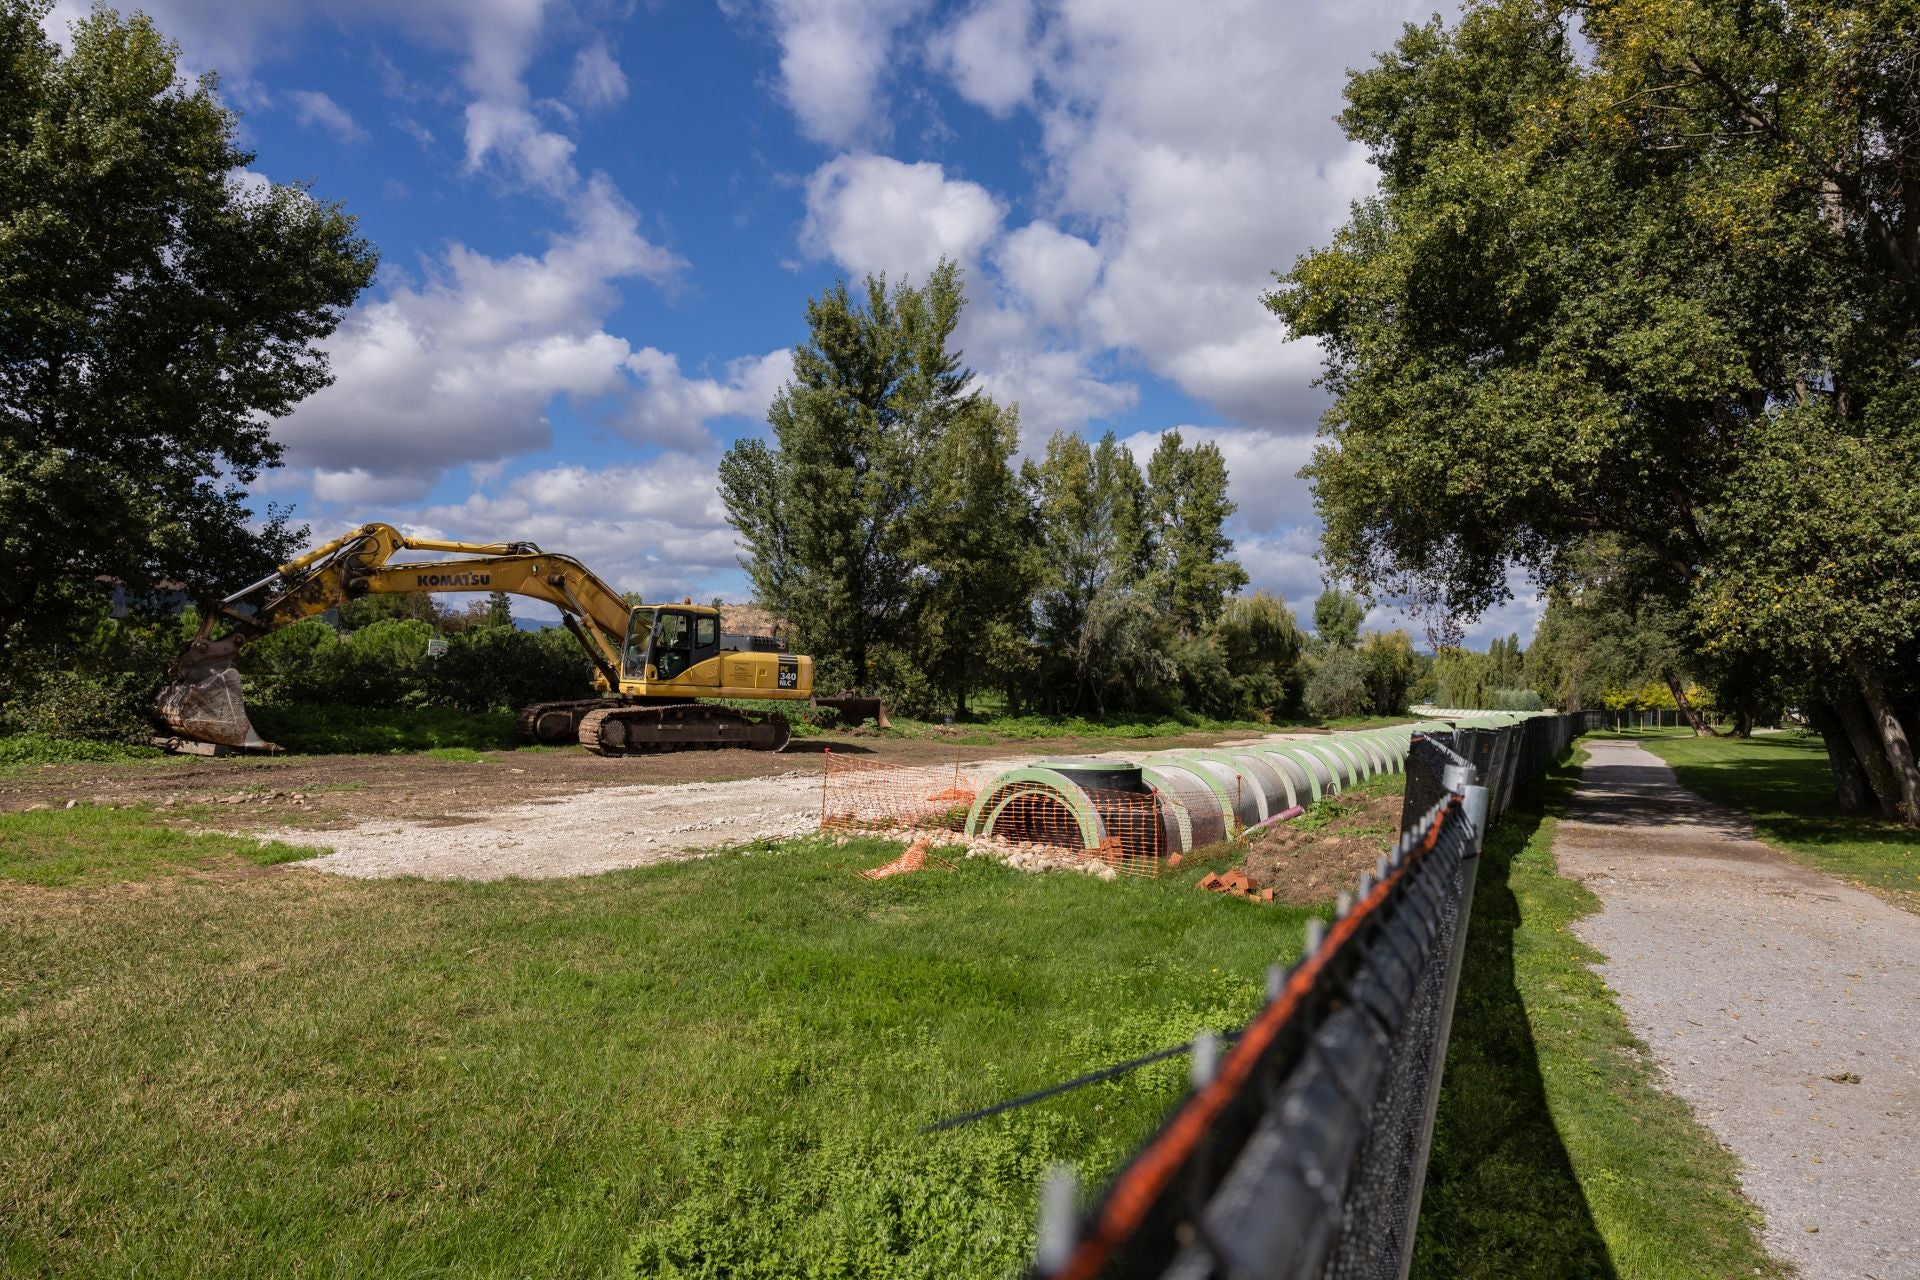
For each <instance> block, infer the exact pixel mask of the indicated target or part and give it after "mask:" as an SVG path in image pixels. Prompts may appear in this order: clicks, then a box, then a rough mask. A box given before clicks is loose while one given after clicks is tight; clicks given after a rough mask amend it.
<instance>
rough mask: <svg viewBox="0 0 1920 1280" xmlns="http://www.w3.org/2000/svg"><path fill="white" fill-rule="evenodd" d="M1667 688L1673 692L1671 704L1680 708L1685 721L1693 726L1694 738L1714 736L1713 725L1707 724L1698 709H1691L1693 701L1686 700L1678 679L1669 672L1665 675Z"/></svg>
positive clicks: (1684, 690)
mask: <svg viewBox="0 0 1920 1280" xmlns="http://www.w3.org/2000/svg"><path fill="white" fill-rule="evenodd" d="M1667 688H1668V689H1669V690H1671V691H1672V693H1673V705H1675V706H1676V707H1679V708H1680V710H1681V712H1682V713H1683V714H1684V715H1685V716H1686V717H1687V723H1688V724H1690V725H1692V726H1693V736H1694V737H1696V738H1711V737H1713V736H1715V735H1714V732H1713V726H1712V725H1710V724H1708V723H1707V722H1706V719H1705V718H1704V717H1702V716H1701V714H1700V713H1699V712H1698V711H1695V710H1694V709H1693V703H1691V702H1689V701H1688V700H1687V691H1686V689H1684V688H1683V687H1681V684H1680V681H1679V679H1678V678H1677V677H1675V676H1673V675H1672V674H1671V673H1669V674H1668V676H1667Z"/></svg>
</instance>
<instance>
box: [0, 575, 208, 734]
mask: <svg viewBox="0 0 1920 1280" xmlns="http://www.w3.org/2000/svg"><path fill="white" fill-rule="evenodd" d="M114 599H115V597H114V596H113V595H110V594H109V593H107V592H105V591H103V590H101V589H99V588H97V587H95V588H93V589H90V590H84V591H78V592H75V593H73V594H71V595H69V596H68V597H67V598H66V599H65V601H64V604H63V607H64V608H65V609H66V610H67V616H66V634H65V635H63V636H61V637H60V638H58V639H57V640H53V641H50V642H48V643H46V644H44V645H43V646H41V647H40V648H37V649H35V650H33V651H32V652H31V653H29V654H21V655H15V656H18V657H19V658H21V659H22V662H21V665H20V668H19V669H18V670H16V671H15V672H13V673H12V678H11V680H10V681H8V680H5V679H4V678H0V692H3V693H4V697H5V700H4V703H0V727H4V728H7V729H11V730H13V731H15V732H23V733H33V734H40V735H44V736H49V737H55V738H70V739H80V738H86V739H96V740H99V741H103V742H145V741H146V739H147V738H148V737H149V736H151V734H152V733H153V723H152V719H151V716H150V711H151V707H152V700H153V692H154V690H155V688H157V687H158V685H159V684H160V681H161V678H162V676H163V674H164V673H165V670H166V667H167V664H168V663H169V662H171V661H172V659H173V657H174V656H175V655H176V654H177V653H178V652H179V651H180V648H181V647H182V646H183V645H185V644H186V642H187V641H188V640H189V639H190V638H191V637H192V635H193V631H194V628H195V627H196V626H197V625H198V621H197V618H196V617H195V615H194V614H193V613H192V611H190V610H189V611H187V612H185V613H183V614H180V615H177V616H167V615H166V614H165V613H164V612H163V611H160V610H157V609H156V610H155V611H154V612H153V613H151V614H146V613H138V612H135V613H128V614H126V615H125V616H122V617H118V618H116V617H114V616H113V610H114ZM123 603H124V601H123ZM134 603H144V602H137V601H136V602H134Z"/></svg>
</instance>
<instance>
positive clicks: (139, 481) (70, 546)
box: [0, 0, 375, 655]
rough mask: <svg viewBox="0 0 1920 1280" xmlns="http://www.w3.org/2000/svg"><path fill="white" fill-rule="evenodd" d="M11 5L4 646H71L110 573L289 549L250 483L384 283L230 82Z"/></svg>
mask: <svg viewBox="0 0 1920 1280" xmlns="http://www.w3.org/2000/svg"><path fill="white" fill-rule="evenodd" d="M48 8H49V6H48V5H47V4H46V3H45V2H44V0H4V3H0V170H3V171H4V173H5V178H4V180H0V650H5V651H7V652H10V653H13V654H15V655H20V654H23V653H25V652H27V651H29V650H34V649H35V647H36V646H39V645H43V644H48V643H54V642H57V641H58V640H59V639H60V638H61V637H62V636H63V635H65V634H66V632H67V631H68V630H70V625H71V623H72V619H73V618H74V617H75V616H77V611H78V606H77V604H76V602H77V600H78V599H79V597H80V596H83V595H85V594H86V593H88V592H90V591H92V590H93V585H94V583H95V582H96V580H99V579H108V580H112V581H113V582H115V583H117V584H119V585H120V586H121V587H122V588H123V589H124V590H125V591H126V592H127V593H129V594H131V595H133V596H135V597H139V596H141V595H144V594H145V593H147V592H148V591H150V590H151V589H153V588H154V587H155V586H156V585H157V584H160V583H163V582H164V583H170V584H178V585H179V586H182V587H184V589H185V590H186V591H187V592H188V593H189V594H193V595H203V596H204V595H211V594H214V593H215V591H216V590H217V589H218V588H221V587H230V586H231V585H232V583H233V581H234V579H235V578H236V577H239V576H247V575H256V574H257V573H258V571H259V568H260V566H261V565H262V564H272V563H277V562H279V561H280V560H282V559H284V558H286V555H287V553H288V552H289V550H290V549H291V547H292V545H293V544H294V543H295V542H296V541H297V539H298V536H299V534H298V533H297V532H296V531H292V530H289V529H287V528H286V527H285V526H284V524H283V523H282V522H280V521H278V520H275V519H271V518H269V519H268V520H267V521H266V522H265V523H264V525H263V526H261V527H259V528H255V527H253V525H252V520H253V517H254V514H255V513H254V512H252V511H251V510H250V509H249V506H248V502H247V497H246V486H247V485H248V484H249V483H251V482H252V481H253V480H254V479H255V478H256V477H257V476H258V474H259V473H260V472H261V471H262V470H263V469H265V468H268V467H271V466H274V465H277V463H278V462H279V459H280V452H281V451H280V446H279V445H278V444H277V443H276V442H275V441H274V440H273V438H272V436H271V434H270V428H271V424H272V420H273V419H274V418H276V417H279V416H282V415H284V414H286V413H288V412H290V411H291V410H292V409H293V407H294V406H295V405H296V404H298V403H299V401H300V400H301V399H303V398H304V397H306V396H308V395H310V394H312V393H313V392H314V391H316V390H318V389H319V388H320V387H322V386H325V385H326V384H327V382H328V381H329V378H330V374H329V371H328V367H327V359H326V354H325V352H324V351H323V350H322V349H321V348H320V346H319V345H318V344H319V343H320V341H321V340H322V339H323V338H325V337H326V336H327V335H328V334H330V333H331V332H332V331H333V329H334V328H335V326H336V325H337V324H338V323H339V321H340V318H341V315H342V313H343V312H344V310H345V309H346V308H347V307H348V306H349V305H350V304H351V303H352V302H353V300H354V298H355V297H356V296H358V294H359V293H360V291H361V290H362V289H363V288H365V287H366V285H367V284H368V282H369V281H370V280H371V279H372V276H373V271H374V263H375V255H374V251H373V249H372V248H371V246H369V245H368V243H367V242H366V241H365V240H364V239H362V238H361V237H360V236H359V235H358V234H357V232H356V229H355V223H354V220H353V218H352V217H351V216H349V215H348V214H347V213H346V212H345V211H344V210H343V209H342V208H341V207H340V206H339V205H338V204H334V203H328V202H326V201H323V200H320V199H317V198H316V197H315V196H314V195H313V194H312V193H311V192H310V191H309V190H307V189H306V188H305V187H302V186H297V185H281V184H274V183H269V182H265V181H263V180H259V179H258V178H257V177H256V176H255V175H252V174H249V173H247V172H246V168H245V167H246V166H247V165H248V164H249V163H250V162H251V161H252V160H253V155H252V153H251V152H249V151H246V150H245V149H243V148H242V147H240V146H239V145H238V143H237V141H236V131H237V128H238V124H237V121H236V119H235V117H234V116H233V114H232V113H231V112H229V111H228V110H227V109H226V108H225V107H224V106H222V105H221V103H220V102H219V100H218V98H217V97H216V96H215V92H214V89H215V85H214V81H213V80H212V78H211V77H208V78H205V79H202V80H200V81H199V82H196V83H188V82H185V81H183V80H182V79H181V77H180V70H179V51H178V49H177V48H176V47H175V46H174V45H172V44H170V43H168V42H167V41H166V40H164V39H162V38H161V36H160V35H159V33H158V32H156V31H155V30H154V27H153V25H152V23H151V22H149V21H148V20H147V19H146V18H145V17H142V16H137V15H136V16H134V17H131V18H121V17H119V16H118V15H116V14H114V13H113V12H111V11H110V10H106V9H98V10H95V11H94V12H93V14H92V15H91V16H89V17H87V18H85V19H83V20H82V21H80V22H78V23H76V24H75V25H74V28H73V39H72V47H71V49H70V50H69V51H66V52H63V51H62V50H61V49H60V47H59V46H57V45H55V44H54V43H53V42H52V41H50V40H49V39H48V38H47V36H46V35H45V34H44V32H43V31H42V29H41V19H42V17H43V16H44V15H45V14H46V12H47V11H48Z"/></svg>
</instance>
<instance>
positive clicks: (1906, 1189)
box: [1554, 741, 1920, 1280]
mask: <svg viewBox="0 0 1920 1280" xmlns="http://www.w3.org/2000/svg"><path fill="white" fill-rule="evenodd" d="M1589 750H1590V751H1591V753H1592V759H1591V761H1590V762H1589V763H1588V764H1587V766H1586V769H1585V772H1584V773H1583V774H1582V776H1581V782H1580V788H1579V790H1578V792H1577V793H1576V795H1575V797H1574V802H1573V806H1572V808H1571V810H1570V811H1569V814H1568V817H1567V819H1566V820H1565V821H1563V822H1562V823H1561V824H1560V828H1559V832H1558V835H1557V837H1556V839H1555V842H1554V854H1555V856H1556V857H1557V858H1558V859H1559V862H1560V867H1561V870H1562V871H1564V872H1566V873H1567V874H1569V875H1573V876H1577V877H1579V878H1580V879H1581V880H1583V881H1585V882H1586V884H1587V885H1588V887H1589V888H1591V889H1592V890H1593V891H1594V892H1595V893H1597V894H1598V895H1599V896H1600V898H1601V900H1602V901H1603V902H1604V903H1605V907H1604V909H1603V910H1602V911H1600V912H1599V913H1598V914H1596V915H1594V916H1590V917H1588V918H1587V919H1586V920H1585V921H1583V922H1582V923H1581V924H1580V925H1579V926H1578V927H1577V932H1579V933H1580V935H1581V936H1582V937H1583V938H1585V939H1586V940H1587V941H1588V942H1589V943H1591V944H1592V945H1593V946H1594V947H1595V948H1597V949H1598V950H1599V951H1601V952H1602V953H1603V954H1604V955H1606V957H1607V961H1606V963H1605V965H1604V966H1602V970H1601V972H1602V976H1603V977H1604V978H1605V979H1606V981H1607V983H1608V985H1609V986H1611V987H1612V988H1613V989H1614V990H1615V991H1616V992H1618V993H1619V995H1620V999H1621V1004H1622V1006H1623V1007H1624V1008H1625V1010H1626V1013H1627V1017H1628V1019H1629V1021H1630V1022H1631V1023H1632V1025H1633V1028H1634V1030H1635V1032H1637V1033H1638V1034H1639V1035H1640V1036H1641V1037H1642V1038H1643V1039H1645V1040H1646V1042H1647V1043H1648V1045H1650V1046H1651V1047H1652V1049H1653V1053H1654V1056H1655V1058H1656V1059H1657V1060H1658V1062H1659V1064H1660V1067H1661V1069H1662V1070H1663V1072H1664V1073H1665V1075H1666V1077H1667V1080H1668V1082H1669V1085H1670V1087H1671V1088H1672V1089H1673V1091H1674V1092H1676V1093H1677V1094H1679V1095H1680V1096H1681V1097H1682V1098H1684V1099H1686V1100H1687V1102H1688V1103H1690V1104H1691V1105H1692V1106H1693V1108H1694V1110H1695V1112H1696V1113H1697V1114H1698V1115H1699V1116H1700V1118H1701V1120H1702V1121H1703V1122H1704V1123H1705V1124H1706V1125H1707V1126H1708V1127H1709V1128H1711V1129H1712V1130H1713V1132H1714V1133H1715V1134H1716V1135H1717V1136H1718V1137H1719V1139H1720V1140H1721V1141H1722V1142H1724V1143H1726V1144H1727V1146H1729V1147H1730V1148H1732V1149H1733V1151H1734V1152H1735V1153H1736V1154H1737V1155H1738V1156H1739V1158H1740V1163H1741V1181H1742V1183H1743V1185H1744V1187H1745V1189H1746V1192H1747V1194H1748V1196H1749V1197H1750V1198H1752V1199H1753V1201H1754V1202H1755V1203H1756V1204H1758V1205H1759V1206H1760V1207H1761V1209H1762V1210H1763V1211H1764V1212H1765V1214H1766V1219H1767V1222H1766V1242H1767V1246H1768V1248H1769V1249H1770V1250H1772V1251H1773V1253H1775V1254H1776V1255H1777V1256H1779V1257H1781V1258H1785V1259H1788V1260H1790V1261H1792V1262H1793V1263H1795V1264H1796V1265H1798V1266H1799V1268H1800V1274H1801V1275H1802V1276H1803V1277H1805V1278H1806V1280H1823V1278H1825V1277H1835V1278H1836V1280H1837V1278H1838V1277H1848V1278H1849V1280H1857V1278H1858V1277H1877V1280H1895V1277H1903V1278H1905V1280H1914V1278H1915V1277H1920V1243H1916V1242H1917V1241H1920V1232H1916V1230H1915V1225H1914V1224H1915V1219H1916V1217H1920V916H1916V915H1914V914H1912V913H1910V912H1907V911H1903V910H1901V909H1900V908H1898V907H1895V906H1892V905H1890V904H1888V903H1886V902H1883V901H1881V900H1880V899H1878V898H1875V897H1873V896H1872V895H1870V894H1867V893H1864V892H1862V891H1860V890H1858V889H1854V888H1852V887H1850V886H1848V885H1845V884H1842V883H1841V882H1840V881H1838V880H1835V879H1833V878H1831V877H1829V876H1825V875H1822V874H1820V873H1818V872H1815V871H1811V870H1808V869H1807V868H1805V867H1802V866H1800V865H1799V864H1797V863H1795V862H1792V861H1791V860H1789V859H1787V858H1786V857H1784V856H1782V855H1781V854H1779V853H1776V852H1775V851H1773V850H1772V849H1770V848H1768V847H1767V846H1765V845H1763V844H1761V843H1760V842H1759V841H1757V840H1755V839H1754V838H1753V835H1752V831H1751V829H1750V828H1749V827H1748V826H1747V824H1746V822H1745V820H1744V819H1743V818H1742V817H1741V816H1740V815H1738V814H1736V813H1733V812H1732V811H1730V810H1726V809H1721V808H1719V807H1717V806H1714V805H1710V804H1708V803H1707V802H1706V801H1704V800H1702V799H1700V798H1699V797H1698V796H1695V795H1694V794H1692V793H1691V792H1689V791H1686V790H1683V789H1682V788H1681V787H1680V785H1679V784H1678V782H1676V781H1675V779H1674V775H1673V771H1672V770H1671V769H1669V768H1668V767H1667V766H1666V764H1665V763H1664V762H1662V761H1661V760H1660V759H1659V758H1658V757H1656V756H1654V755H1652V754H1651V753H1650V752H1647V751H1645V750H1643V749H1642V748H1641V747H1639V746H1637V745H1636V744H1633V743H1630V742H1608V741H1600V742H1595V743H1594V744H1593V745H1592V746H1591V747H1590V748H1589Z"/></svg>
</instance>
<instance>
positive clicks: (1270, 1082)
mask: <svg viewBox="0 0 1920 1280" xmlns="http://www.w3.org/2000/svg"><path fill="white" fill-rule="evenodd" d="M1607 716H1608V713H1575V714H1571V715H1538V716H1533V717H1530V718H1528V719H1526V720H1522V721H1520V722H1518V723H1515V724H1512V725H1509V726H1506V727H1504V728H1499V729H1461V730H1455V731H1453V732H1451V733H1441V732H1435V733H1428V734H1423V735H1419V736H1417V737H1416V738H1415V739H1414V742H1413V746H1412V749H1411V752H1410V754H1409V757H1408V761H1407V799H1406V802H1405V804H1406V809H1405V815H1406V816H1405V818H1404V820H1403V823H1402V827H1401V830H1402V833H1403V834H1402V836H1401V839H1400V842H1399V844H1398V846H1397V847H1396V848H1395V850H1394V852H1393V853H1392V854H1391V855H1390V856H1389V857H1387V858H1383V859H1381V862H1380V865H1379V866H1378V867H1377V868H1376V872H1375V874H1373V875H1368V876H1363V877H1362V878H1361V881H1360V884H1359V885H1358V886H1357V891H1356V893H1355V894H1354V895H1353V897H1352V899H1351V900H1350V902H1348V903H1347V905H1346V906H1345V907H1344V909H1343V910H1342V912H1341V914H1340V915H1339V917H1338V919H1337V920H1336V922H1335V923H1334V925H1333V926H1332V927H1331V929H1327V930H1325V931H1324V932H1322V931H1320V930H1318V929H1315V928H1313V927H1311V926H1310V929H1309V934H1308V945H1307V949H1306V952H1305V954H1304V955H1303V957H1302V959H1301V960H1300V962H1299V963H1298V964H1297V965H1296V966H1295V967H1294V968H1293V969H1292V970H1291V971H1289V972H1286V973H1285V974H1284V975H1283V976H1282V977H1281V978H1280V980H1277V981H1276V982H1275V983H1274V984H1273V990H1272V993H1271V999H1270V1000H1269V1001H1268V1003H1267V1005H1266V1007H1265V1008H1264V1009H1263V1010H1262V1011H1261V1013H1260V1014H1259V1016H1258V1017H1256V1018H1255V1019H1254V1021H1253V1022H1251V1023H1249V1024H1248V1025H1247V1027H1246V1028H1245V1029H1243V1030H1242V1031H1241V1032H1240V1034H1239V1036H1238V1039H1237V1041H1236V1043H1235V1044H1234V1045H1233V1048H1232V1049H1231V1050H1230V1051H1228V1052H1227V1053H1226V1054H1225V1055H1224V1056H1222V1057H1221V1058H1220V1059H1219V1061H1218V1063H1217V1065H1215V1066H1213V1067H1212V1069H1211V1070H1200V1069H1199V1068H1201V1067H1202V1066H1203V1065H1204V1063H1205V1058H1206V1056H1208V1055H1202V1054H1200V1053H1199V1052H1198V1050H1197V1048H1196V1085H1195V1088H1194V1090H1193V1091H1192V1092H1191V1093H1190V1094H1189V1095H1188V1096H1187V1098H1186V1100H1185V1101H1184V1102H1183V1103H1182V1104H1181V1106H1180V1107H1179V1108H1178V1109H1177V1110H1176V1111H1175V1112H1174V1113H1173V1115H1172V1116H1171V1117H1169V1118H1168V1120H1167V1121H1166V1123H1165V1124H1164V1125H1163V1126H1162V1127H1161V1129H1160V1131H1159V1132H1158V1133H1157V1134H1156V1135H1155V1136H1154V1137H1153V1138H1151V1139H1150V1140H1149V1141H1148V1142H1147V1144H1146V1145H1145V1146H1144V1147H1142V1148H1141V1150H1140V1151H1139V1152H1138V1153H1137V1154H1136V1155H1135V1156H1134V1158H1133V1160H1132V1161H1131V1162H1130V1163H1129V1164H1128V1165H1127V1166H1126V1167H1125V1168H1124V1169H1123V1170H1121V1172H1120V1173H1119V1174H1118V1175H1117V1176H1116V1177H1115V1178H1114V1180H1113V1182H1112V1183H1111V1184H1110V1185H1109V1186H1108V1188H1107V1189H1106V1191H1105V1192H1104V1194H1103V1195H1102V1196H1101V1198H1100V1200H1099V1202H1098V1203H1097V1204H1096V1205H1095V1206H1094V1207H1093V1209H1092V1210H1091V1211H1088V1212H1081V1211H1080V1210H1079V1208H1078V1206H1077V1195H1076V1193H1075V1192H1074V1191H1073V1190H1072V1189H1071V1187H1070V1184H1063V1182H1062V1181H1061V1180H1059V1175H1056V1182H1055V1183H1054V1184H1051V1185H1050V1186H1049V1187H1048V1189H1047V1191H1046V1193H1045V1194H1043V1197H1042V1214H1041V1228H1040V1237H1039V1244H1038V1249H1037V1253H1036V1258H1035V1262H1034V1267H1033V1270H1032V1272H1031V1274H1032V1275H1034V1276H1038V1277H1047V1278H1048V1280H1093V1278H1094V1277H1149V1276H1152V1277H1169V1278H1177V1280H1202V1278H1203V1277H1221V1278H1223V1280H1224V1278H1225V1277H1234V1278H1235V1280H1294V1278H1300V1280H1307V1278H1311V1280H1401V1278H1402V1277H1404V1276H1405V1275H1406V1274H1407V1270H1408V1268H1409V1266H1410V1265H1411V1262H1412V1255H1413V1242H1414V1235H1415V1232H1416V1230H1417V1225H1418V1221H1419V1210H1420V1193H1421V1189H1422V1186H1423V1183H1424V1180H1425V1175H1426V1164H1427V1155H1428V1151H1429V1148H1430V1145H1431V1142H1432V1137H1433V1125H1434V1115H1435V1109H1436V1107H1437V1105H1438V1101H1439V1084H1440V1076H1441V1071H1442V1067H1443V1065H1444V1062H1445V1058H1446V1045H1447V1034H1448V1030H1449V1027H1450V1025H1451V1022H1452V1014H1453V999H1454V994H1455V991H1456V989H1457V987H1458V983H1459V976H1460V966H1461V960H1462V957H1463V954H1464V943H1465V929H1466V924H1467V919H1468V915H1469V913H1470V911H1471V907H1472V902H1473V884H1474V875H1475V871H1476V869H1477V867H1478V860H1479V852H1480V846H1481V841H1482V837H1483V834H1484V831H1485V830H1486V828H1487V827H1488V826H1489V825H1491V823H1492V822H1493V821H1494V820H1496V819H1497V818H1498V816H1499V814H1500V813H1502V812H1504V810H1505V809H1506V807H1507V805H1508V804H1509V803H1510V802H1511V799H1512V796H1513V792H1514V790H1515V788H1516V787H1518V786H1520V785H1523V784H1524V783H1526V782H1528V781H1531V780H1532V779H1533V778H1535V777H1537V776H1539V775H1540V774H1541V773H1543V772H1545V770H1546V769H1547V768H1548V767H1550V766H1551V764H1552V763H1553V762H1554V761H1555V760H1557V759H1558V758H1560V756H1561V755H1562V754H1563V753H1564V752H1565V751H1566V749H1567V747H1568V746H1569V744H1570V743H1571V742H1572V740H1573V739H1574V737H1575V736H1577V735H1578V734H1579V733H1581V732H1584V731H1586V730H1588V729H1591V728H1600V727H1603V726H1606V724H1607V719H1606V718H1605V717H1607ZM1196 1045H1197V1042H1196Z"/></svg>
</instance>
